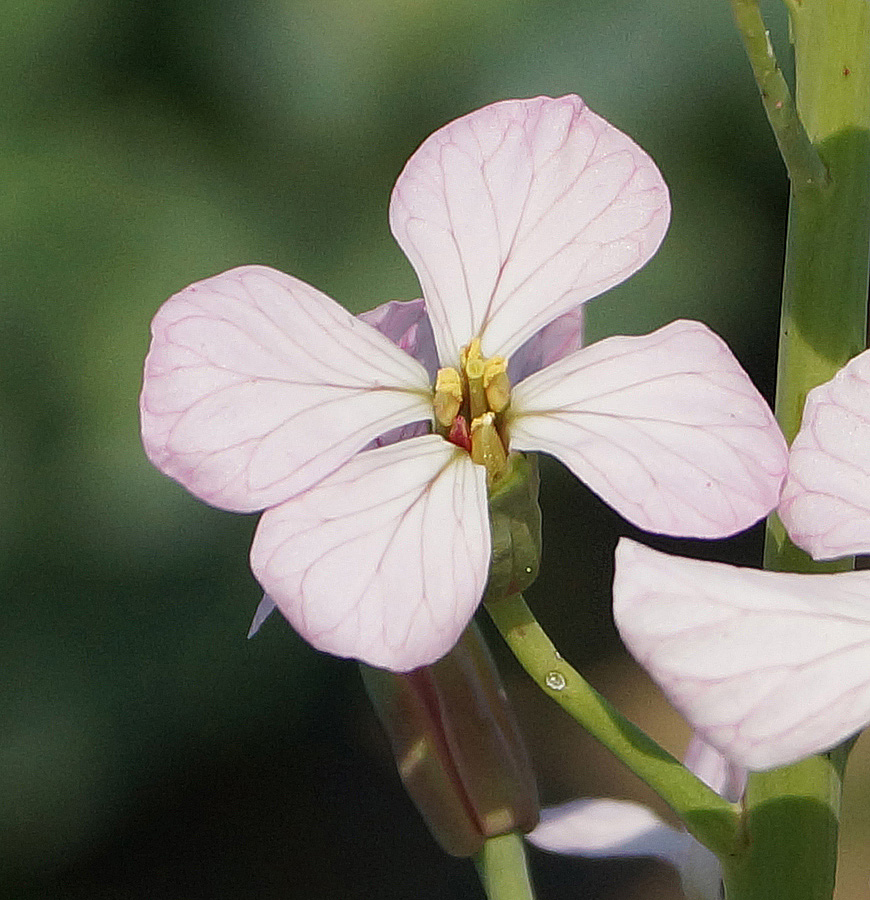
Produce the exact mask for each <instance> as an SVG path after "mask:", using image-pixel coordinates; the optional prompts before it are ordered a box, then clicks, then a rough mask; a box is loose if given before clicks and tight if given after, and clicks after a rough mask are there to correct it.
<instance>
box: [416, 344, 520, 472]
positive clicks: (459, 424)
mask: <svg viewBox="0 0 870 900" xmlns="http://www.w3.org/2000/svg"><path fill="white" fill-rule="evenodd" d="M460 359H461V367H460V370H459V371H457V370H456V369H453V368H446V369H439V370H438V377H437V379H436V381H435V398H434V401H433V407H434V411H435V422H436V427H437V429H438V432H439V433H440V434H441V435H442V436H443V437H445V438H446V439H447V440H448V441H450V442H451V443H453V444H456V445H457V446H458V447H462V448H463V449H465V450H467V451H468V452H469V453H470V454H471V458H472V459H473V460H474V462H476V463H478V464H479V465H481V466H485V467H486V472H487V481H488V483H489V484H490V485H491V484H492V482H493V481H494V480H495V479H496V478H498V476H499V475H500V474H501V473H502V472H503V471H504V469H505V465H506V463H507V454H508V435H507V430H506V427H505V420H504V412H505V410H506V409H507V408H508V405H509V404H510V396H511V386H510V381H509V380H508V376H507V360H506V359H505V358H504V357H502V356H493V357H490V358H489V359H486V358H484V357H483V356H481V354H480V341H479V340H478V339H477V338H475V339H474V340H473V341H472V342H471V343H470V344H469V345H468V346H467V347H463V348H462V353H461V354H460ZM469 423H470V424H469Z"/></svg>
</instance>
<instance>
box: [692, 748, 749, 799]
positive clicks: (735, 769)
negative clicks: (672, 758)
mask: <svg viewBox="0 0 870 900" xmlns="http://www.w3.org/2000/svg"><path fill="white" fill-rule="evenodd" d="M683 763H684V764H685V766H686V768H687V769H688V770H689V771H690V772H694V773H695V774H696V775H697V776H698V778H700V779H701V781H703V782H704V784H706V785H707V787H710V788H712V789H713V790H714V791H716V793H717V794H719V795H720V796H721V797H724V798H725V799H726V800H730V801H731V803H736V802H737V801H738V800H739V799H740V798H741V797H742V796H743V792H744V791H745V790H746V775H747V772H746V769H744V768H743V767H742V766H736V765H734V763H732V762H731V761H730V760H729V759H727V758H726V757H725V756H723V755H722V754H721V753H720V752H719V751H718V750H717V749H716V748H715V747H711V746H710V745H709V744H708V743H706V742H705V741H703V740H702V739H701V738H699V737H698V735H697V734H693V735H692V740H691V741H690V742H689V746H688V747H687V748H686V753H685V756H684V757H683Z"/></svg>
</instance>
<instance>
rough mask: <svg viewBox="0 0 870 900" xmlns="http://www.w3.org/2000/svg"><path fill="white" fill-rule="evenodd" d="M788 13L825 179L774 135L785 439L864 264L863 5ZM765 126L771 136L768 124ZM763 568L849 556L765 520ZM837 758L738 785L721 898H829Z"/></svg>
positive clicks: (856, 304) (844, 317)
mask: <svg viewBox="0 0 870 900" xmlns="http://www.w3.org/2000/svg"><path fill="white" fill-rule="evenodd" d="M737 2H738V0H732V3H734V4H737ZM741 5H742V4H741ZM751 5H754V3H753V4H751ZM788 6H789V11H790V14H791V33H792V36H793V40H794V43H795V71H796V94H797V113H798V115H799V116H800V120H801V122H802V123H803V126H804V128H805V129H806V133H807V135H808V137H809V140H810V141H811V142H812V145H813V147H814V148H815V149H816V151H817V152H818V155H819V157H820V158H821V160H822V162H823V163H824V164H825V166H826V168H827V171H828V173H829V176H830V181H829V183H828V184H824V185H823V184H819V183H817V182H815V183H808V182H807V180H806V179H804V178H802V177H801V176H800V175H798V176H796V175H795V171H794V170H793V168H792V164H791V163H789V162H788V157H787V156H786V154H787V148H786V149H783V142H782V141H781V140H780V148H781V149H783V155H784V156H786V159H787V164H788V166H789V172H790V174H791V175H792V179H793V181H792V191H791V198H790V208H789V223H788V238H787V246H786V264H785V277H784V282H783V301H782V319H781V326H780V345H779V369H778V378H777V397H776V412H777V418H778V420H779V422H780V425H781V426H782V429H783V431H784V433H785V435H786V437H787V438H788V439H789V440H791V439H792V438H793V437H794V435H795V434H796V433H797V430H798V428H799V426H800V419H801V414H802V410H803V406H804V401H805V400H806V395H807V393H808V391H810V390H811V389H812V388H813V387H815V386H816V385H818V384H820V383H822V382H823V381H827V380H828V379H830V378H831V377H832V376H833V375H834V373H835V372H836V371H837V370H838V369H839V368H841V367H842V366H843V365H844V364H845V363H846V362H847V361H848V360H849V359H850V358H851V357H852V356H854V355H855V354H857V353H859V352H860V351H861V350H862V349H863V348H864V345H865V334H866V324H867V287H868V261H870V3H868V2H867V0H788ZM750 58H752V51H750ZM753 67H754V68H755V62H754V61H753ZM756 77H758V75H757V72H756ZM759 81H761V79H759ZM762 92H764V88H763V87H762ZM771 124H772V125H773V128H774V131H775V132H776V131H777V125H776V123H775V121H774V120H773V119H772V120H771ZM777 137H778V139H779V133H777ZM765 565H766V567H767V568H769V569H776V570H780V571H792V572H807V573H814V572H823V571H831V570H832V569H837V568H839V569H847V568H851V560H844V561H839V562H838V563H835V564H820V563H815V562H813V560H811V559H810V557H809V556H807V555H806V554H805V553H803V552H802V551H801V550H799V549H797V548H796V547H795V546H794V545H793V544H792V543H791V542H790V541H789V540H788V537H787V535H786V534H785V531H784V529H783V527H782V524H781V523H780V522H779V520H778V519H776V517H774V516H772V517H771V519H770V521H769V523H768V532H767V542H766V547H765ZM846 756H847V750H846V749H843V750H840V751H833V752H832V753H829V754H824V755H822V756H818V757H814V758H812V759H808V760H804V761H803V762H800V763H797V764H796V765H793V766H788V767H785V768H783V769H777V770H775V771H772V772H762V773H758V774H755V775H753V776H752V777H751V778H750V780H749V785H748V787H747V792H746V798H745V810H746V812H745V816H746V829H747V835H748V839H749V842H748V852H747V853H746V854H745V855H744V856H743V857H741V858H738V859H731V860H723V863H724V870H725V884H726V892H727V897H728V900H762V898H763V900H830V898H831V896H832V894H833V889H834V877H835V872H836V854H837V833H838V823H839V813H840V789H841V781H842V773H843V768H844V766H845V761H846Z"/></svg>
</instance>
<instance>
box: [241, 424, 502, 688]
mask: <svg viewBox="0 0 870 900" xmlns="http://www.w3.org/2000/svg"><path fill="white" fill-rule="evenodd" d="M489 554H490V534H489V521H488V518H487V506H486V476H485V470H484V469H483V467H481V466H477V465H475V464H474V463H473V462H472V461H471V458H470V457H469V456H468V455H467V454H466V453H464V452H462V451H460V450H458V449H457V448H456V447H454V446H453V445H452V444H449V443H447V442H446V441H444V440H443V439H442V438H440V437H438V436H437V435H425V436H423V437H417V438H412V439H411V440H408V441H402V442H401V443H398V444H391V445H390V446H387V447H382V448H379V449H377V450H368V451H366V452H365V453H360V454H359V455H358V456H356V457H354V458H353V459H352V460H350V462H348V463H347V464H346V465H344V466H342V468H341V469H339V470H338V471H337V472H335V473H333V474H332V475H330V476H329V477H327V478H325V479H324V480H323V481H321V482H320V483H319V484H317V485H315V486H314V487H313V488H311V489H310V490H308V491H306V492H305V493H303V494H300V495H299V496H297V497H294V498H293V499H291V500H289V501H287V502H286V503H283V504H282V505H280V506H277V507H275V508H274V509H270V510H268V511H267V512H265V513H264V514H263V517H262V519H261V520H260V525H259V528H258V529H257V534H256V536H255V538H254V545H253V547H252V548H251V568H252V569H253V570H254V574H255V575H256V576H257V579H258V580H259V582H260V584H261V585H262V586H263V588H264V590H265V591H266V592H267V593H268V594H269V596H270V597H271V598H272V599H273V600H274V601H275V603H276V604H277V605H278V608H279V609H280V610H281V612H282V613H283V614H284V615H285V616H286V617H287V619H288V620H289V621H290V623H291V624H292V625H293V627H294V628H295V629H296V630H297V631H298V632H299V633H300V634H301V635H302V637H304V638H305V639H306V640H307V641H309V642H310V643H312V644H313V645H314V646H315V647H317V648H318V649H320V650H326V651H327V652H329V653H334V654H335V655H337V656H351V657H354V658H356V659H359V660H362V661H363V662H367V663H369V664H370V665H373V666H380V667H382V668H386V669H392V670H394V671H408V670H410V669H414V668H417V667H418V666H422V665H427V664H429V663H432V662H434V661H435V660H437V659H439V658H440V657H441V656H443V655H444V654H445V653H446V652H447V651H448V650H449V649H450V648H451V647H452V646H453V644H454V643H455V642H456V640H457V639H458V637H459V635H460V634H461V633H462V630H463V628H465V626H466V624H467V623H468V620H469V619H470V618H471V616H472V614H473V612H474V610H475V608H476V607H477V604H478V603H479V601H480V598H481V595H482V594H483V588H484V586H485V584H486V577H487V570H488V566H489Z"/></svg>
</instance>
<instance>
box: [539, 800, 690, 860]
mask: <svg viewBox="0 0 870 900" xmlns="http://www.w3.org/2000/svg"><path fill="white" fill-rule="evenodd" d="M528 839H529V841H530V842H531V843H532V844H534V845H535V846H536V847H540V848H541V849H542V850H551V851H552V852H554V853H567V854H571V855H572V856H586V857H590V858H593V859H606V858H608V857H637V856H648V857H654V858H656V859H663V860H664V861H665V862H669V863H671V864H673V865H677V864H678V863H679V862H680V860H681V859H682V858H683V855H684V853H685V848H686V843H687V842H688V841H690V840H692V838H690V837H689V835H688V834H686V833H685V832H684V831H678V830H677V829H676V828H671V826H670V825H667V824H665V822H663V821H662V820H661V819H660V818H659V817H658V816H657V815H656V814H655V813H654V812H653V811H652V810H651V809H648V808H647V807H646V806H643V805H641V804H640V803H632V802H629V801H628V800H573V801H571V802H569V803H563V804H560V805H559V806H551V807H548V808H546V809H542V810H541V821H540V823H539V824H538V825H537V827H536V828H535V829H534V830H533V831H532V832H531V833H530V834H529V835H528Z"/></svg>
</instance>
